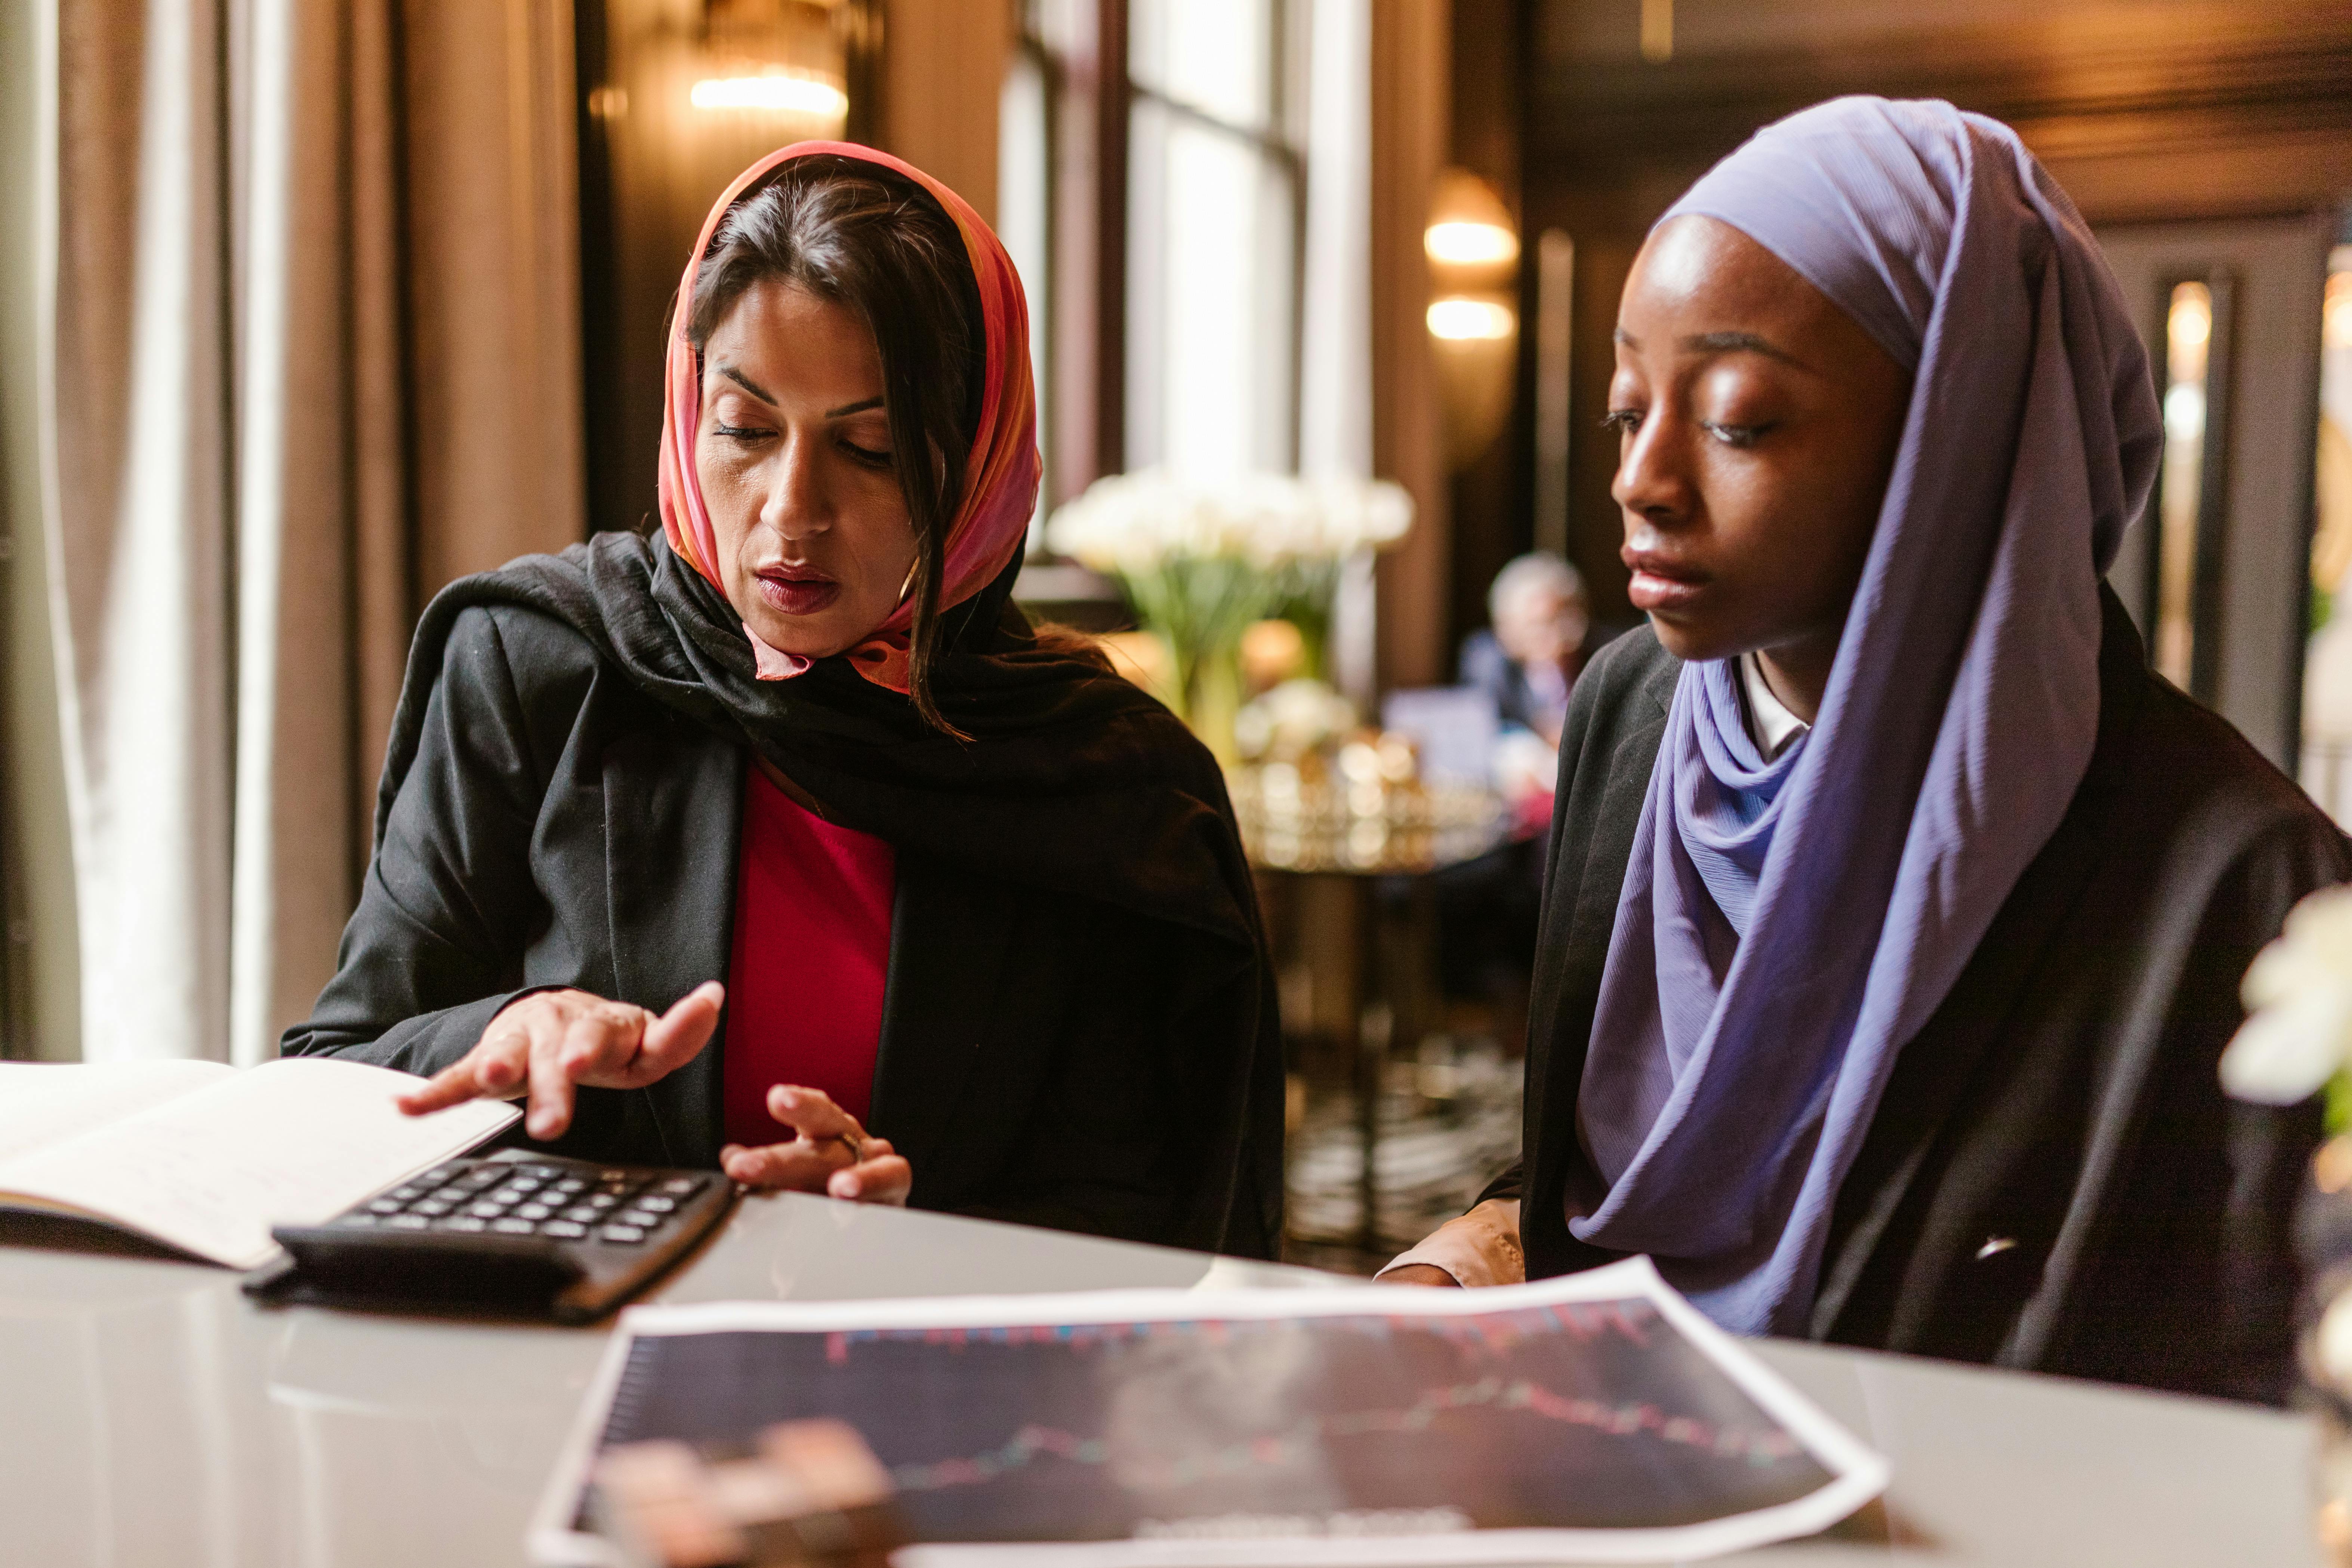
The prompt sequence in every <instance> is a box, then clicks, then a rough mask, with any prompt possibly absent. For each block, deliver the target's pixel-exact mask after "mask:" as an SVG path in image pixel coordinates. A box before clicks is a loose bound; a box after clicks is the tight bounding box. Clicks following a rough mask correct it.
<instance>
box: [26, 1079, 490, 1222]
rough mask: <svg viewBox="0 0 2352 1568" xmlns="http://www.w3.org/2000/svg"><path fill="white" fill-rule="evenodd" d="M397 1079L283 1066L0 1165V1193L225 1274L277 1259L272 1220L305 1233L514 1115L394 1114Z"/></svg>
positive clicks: (475, 1107) (404, 1083) (460, 1110)
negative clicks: (82, 1214)
mask: <svg viewBox="0 0 2352 1568" xmlns="http://www.w3.org/2000/svg"><path fill="white" fill-rule="evenodd" d="M416 1083H417V1080H416V1079H415V1078H412V1077H410V1076H409V1075H408V1074H406V1073H401V1072H394V1071H392V1070H390V1069H389V1068H377V1067H368V1066H366V1065H364V1064H362V1063H359V1062H345V1061H335V1060H331V1059H328V1058H310V1057H301V1058H289V1059H288V1060H284V1061H275V1062H269V1063H267V1064H265V1065H263V1066H260V1067H257V1068H247V1069H245V1070H243V1071H240V1072H233V1073H231V1074H230V1075H229V1076H228V1077H226V1078H225V1079H219V1080H218V1081H216V1082H215V1083H213V1084H210V1085H208V1086H206V1087H205V1088H203V1089H196V1090H195V1091H194V1092H193V1093H187V1094H183V1095H180V1096H179V1097H177V1098H176V1099H173V1100H166V1101H164V1102H163V1103H162V1104H160V1105H154V1106H151V1107H150V1108H149V1109H147V1110H142V1111H140V1112H138V1113H137V1114H135V1115H132V1116H130V1117H128V1118H125V1119H122V1120H121V1121H110V1122H109V1123H108V1124H107V1125H105V1126H102V1127H99V1128H96V1129H94V1130H90V1131H83V1132H81V1133H80V1134H79V1135H78V1136H75V1137H72V1138H68V1139H66V1140H64V1141H62V1142H50V1143H47V1144H46V1145H44V1146H43V1147H41V1148H38V1149H35V1150H33V1151H31V1152H27V1153H25V1154H21V1155H18V1156H16V1158H13V1159H7V1160H0V1194H22V1195H24V1196H26V1197H31V1198H37V1199H46V1200H47V1201H48V1202H50V1203H52V1204H56V1205H64V1206H67V1207H70V1208H75V1209H80V1210H83V1211H86V1212H88V1213H91V1214H94V1215H99V1216H100V1217H101V1218H105V1219H110V1220H115V1221H117V1222H119V1223H121V1224H124V1225H128V1226H134V1227H136V1228H137V1229H140V1230H142V1231H145V1232H147V1233H148V1234H149V1235H151V1236H153V1237H157V1238H158V1239H161V1240H163V1241H167V1242H170V1243H171V1244H172V1245H173V1246H175V1247H184V1248H185V1249H187V1250H188V1251H190V1252H194V1253H196V1254H198V1255H200V1256H202V1257H205V1258H212V1259H213V1260H215V1262H219V1263H226V1264H227V1265H229V1266H230V1267H232V1268H258V1267H260V1266H261V1265H262V1264H265V1263H267V1262H268V1261H270V1259H272V1258H275V1257H277V1256H278V1251H279V1248H278V1244H277V1243H276V1242H275V1241H272V1240H271V1239H270V1237H269V1227H270V1226H273V1225H315V1224H317V1223H319V1222H320V1221H321V1220H324V1219H328V1218H331V1217H332V1216H333V1215H337V1214H339V1213H341V1211H343V1210H344V1209H346V1208H349V1207H350V1206H351V1205H352V1204H354V1203H356V1202H358V1201H359V1200H360V1199H362V1198H363V1197H365V1196H367V1195H368V1194H370V1193H373V1192H375V1191H376V1190H378V1189H379V1188H382V1187H385V1186H389V1185H391V1184H394V1183H395V1182H398V1181H400V1180H401V1179H402V1178H404V1177H406V1176H410V1175H414V1174H415V1173H417V1172H419V1171H422V1170H425V1169H427V1168H428V1167H430V1166H433V1165H436V1164H438V1163H440V1162H442V1161H443V1160H446V1159H447V1158H448V1157H449V1156H450V1155H452V1154H455V1153H458V1152H462V1151H464V1150H466V1149H469V1148H471V1147H473V1146H474V1145H475V1144H476V1143H478V1142H481V1141H482V1140H483V1139H485V1138H487V1137H488V1136H490V1135H491V1134H493V1133H495V1132H497V1131H499V1129H500V1128H502V1127H504V1126H506V1125H507V1124H508V1123H509V1122H511V1121H514V1120H515V1119H516V1118H517V1117H518V1116H519V1115H520V1112H519V1111H517V1110H515V1108H514V1107H512V1106H510V1105H507V1104H504V1103H502V1102H499V1101H484V1100H476V1101H473V1102H471V1103H469V1104H466V1105H459V1106H453V1107H452V1108H450V1109H449V1110H444V1111H439V1112H436V1114H434V1115H431V1116H423V1117H408V1116H403V1115H402V1114H401V1113H400V1111H399V1110H397V1109H396V1108H395V1107H394V1104H393V1099H394V1096H396V1095H398V1094H401V1093H403V1092H404V1091H406V1090H408V1089H414V1088H415V1087H416Z"/></svg>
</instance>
